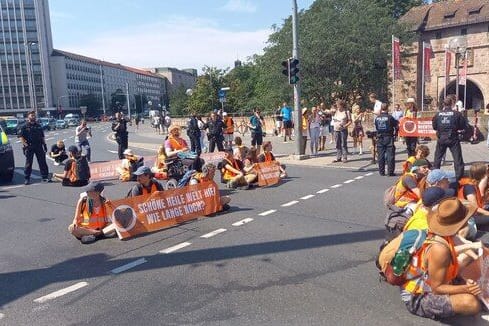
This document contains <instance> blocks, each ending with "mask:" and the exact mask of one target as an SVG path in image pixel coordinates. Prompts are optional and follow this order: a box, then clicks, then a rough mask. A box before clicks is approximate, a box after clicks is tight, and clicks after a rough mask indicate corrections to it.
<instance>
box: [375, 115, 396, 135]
mask: <svg viewBox="0 0 489 326" xmlns="http://www.w3.org/2000/svg"><path fill="white" fill-rule="evenodd" d="M375 129H376V130H377V134H378V135H383V136H392V134H393V130H392V126H391V122H390V116H389V115H388V114H385V113H382V114H380V115H379V116H378V117H377V118H375Z"/></svg>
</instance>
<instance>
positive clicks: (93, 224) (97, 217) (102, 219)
mask: <svg viewBox="0 0 489 326" xmlns="http://www.w3.org/2000/svg"><path fill="white" fill-rule="evenodd" d="M87 204H88V198H87V200H86V202H85V205H84V207H83V210H82V216H83V220H82V222H81V223H80V225H81V226H83V227H85V228H88V229H95V230H101V229H103V228H104V227H105V226H106V225H107V221H108V219H107V211H106V210H105V204H104V203H103V202H102V206H101V207H100V210H99V211H98V212H97V213H94V212H92V213H90V211H89V208H88V205H87Z"/></svg>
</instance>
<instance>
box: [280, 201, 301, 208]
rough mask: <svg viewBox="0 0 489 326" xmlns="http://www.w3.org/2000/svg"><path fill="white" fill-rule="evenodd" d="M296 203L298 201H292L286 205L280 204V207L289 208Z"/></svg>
mask: <svg viewBox="0 0 489 326" xmlns="http://www.w3.org/2000/svg"><path fill="white" fill-rule="evenodd" d="M298 202H299V201H297V200H293V201H289V202H288V203H285V204H282V205H280V206H282V207H289V206H292V205H295V204H297V203H298Z"/></svg>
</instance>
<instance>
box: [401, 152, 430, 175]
mask: <svg viewBox="0 0 489 326" xmlns="http://www.w3.org/2000/svg"><path fill="white" fill-rule="evenodd" d="M415 153H416V154H415V155H414V156H409V157H408V159H407V160H406V161H405V162H404V163H403V164H402V174H404V173H407V172H410V171H411V167H412V165H413V163H414V161H416V160H421V159H425V160H427V161H428V159H427V157H428V156H429V155H430V149H429V148H428V146H426V145H418V146H416V150H415ZM428 167H429V168H430V169H431V164H430V162H429V161H428Z"/></svg>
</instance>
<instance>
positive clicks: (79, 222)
mask: <svg viewBox="0 0 489 326" xmlns="http://www.w3.org/2000/svg"><path fill="white" fill-rule="evenodd" d="M103 190H104V186H103V185H102V184H101V183H98V182H91V183H89V184H88V186H87V187H86V188H85V191H86V195H84V196H81V197H80V199H79V200H78V203H77V204H76V209H75V217H74V218H73V222H72V223H71V224H70V226H69V227H68V230H69V231H70V233H71V234H72V235H73V236H74V237H75V238H77V239H78V240H80V241H81V242H82V243H84V244H88V243H92V242H95V241H97V240H99V239H103V238H105V237H110V236H113V235H114V234H115V227H114V225H113V224H111V223H110V219H109V217H108V216H107V204H108V202H107V200H106V199H105V198H104V197H102V195H101V193H102V191H103Z"/></svg>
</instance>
